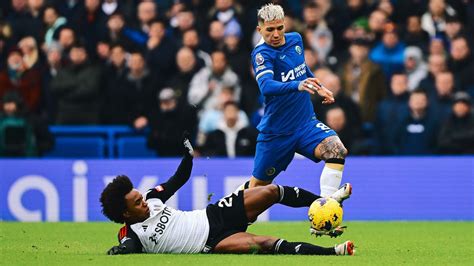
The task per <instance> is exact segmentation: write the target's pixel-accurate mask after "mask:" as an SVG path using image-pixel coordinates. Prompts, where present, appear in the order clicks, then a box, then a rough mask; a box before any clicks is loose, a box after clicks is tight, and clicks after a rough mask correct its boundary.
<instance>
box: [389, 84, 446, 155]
mask: <svg viewBox="0 0 474 266" xmlns="http://www.w3.org/2000/svg"><path fill="white" fill-rule="evenodd" d="M428 104H429V101H428V96H427V95H426V92H424V91H423V90H414V91H412V92H411V94H410V98H409V101H408V108H409V113H408V114H407V115H406V116H405V117H403V118H402V120H401V122H400V123H398V125H397V127H396V129H395V140H394V147H395V148H396V154H399V155H422V154H434V152H435V151H436V147H437V137H438V136H437V133H438V127H439V124H438V117H437V116H436V114H435V113H432V112H430V110H429V108H428Z"/></svg>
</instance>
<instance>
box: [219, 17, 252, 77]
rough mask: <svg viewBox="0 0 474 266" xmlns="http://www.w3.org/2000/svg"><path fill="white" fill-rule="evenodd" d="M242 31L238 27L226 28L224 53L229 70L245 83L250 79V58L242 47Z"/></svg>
mask: <svg viewBox="0 0 474 266" xmlns="http://www.w3.org/2000/svg"><path fill="white" fill-rule="evenodd" d="M241 38H242V31H241V29H240V27H231V26H227V28H226V30H225V32H224V52H225V54H226V58H227V60H228V61H229V66H230V68H231V69H232V70H233V71H234V72H235V73H236V74H237V76H238V77H239V79H240V81H241V82H247V80H248V79H251V77H250V71H249V66H250V57H249V56H248V53H247V51H245V50H244V48H243V47H242V44H241V43H240V42H241Z"/></svg>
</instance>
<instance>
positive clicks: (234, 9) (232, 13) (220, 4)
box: [208, 0, 242, 30]
mask: <svg viewBox="0 0 474 266" xmlns="http://www.w3.org/2000/svg"><path fill="white" fill-rule="evenodd" d="M235 2H236V1H234V0H216V1H215V2H214V6H213V7H212V8H211V9H210V10H209V13H208V18H209V21H214V20H218V21H220V22H222V24H223V25H224V28H225V30H227V28H228V27H235V25H232V24H234V23H236V24H237V26H238V27H239V28H240V21H241V18H240V16H241V12H242V10H241V9H240V6H238V5H236V4H235Z"/></svg>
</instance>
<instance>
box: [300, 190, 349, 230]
mask: <svg viewBox="0 0 474 266" xmlns="http://www.w3.org/2000/svg"><path fill="white" fill-rule="evenodd" d="M342 216H343V210H342V207H341V204H340V203H339V202H337V201H336V200H335V199H333V198H329V197H326V198H319V199H317V200H315V201H314V202H313V203H312V204H311V206H310V207H309V210H308V218H309V221H310V223H311V228H312V229H314V230H316V231H321V232H329V231H331V230H333V229H335V228H336V227H338V226H339V225H341V223H342Z"/></svg>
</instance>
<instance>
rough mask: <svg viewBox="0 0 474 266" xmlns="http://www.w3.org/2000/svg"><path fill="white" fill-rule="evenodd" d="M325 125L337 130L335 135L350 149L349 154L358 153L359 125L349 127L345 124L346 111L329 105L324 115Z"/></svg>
mask: <svg viewBox="0 0 474 266" xmlns="http://www.w3.org/2000/svg"><path fill="white" fill-rule="evenodd" d="M324 120H325V121H326V122H325V123H326V125H327V126H328V127H330V128H331V129H333V130H334V131H336V132H337V135H338V136H339V138H340V139H341V141H344V146H345V147H346V148H347V149H348V150H349V151H351V154H360V153H361V150H360V148H361V147H359V146H360V142H361V141H360V138H361V131H360V127H357V128H356V127H350V126H349V125H348V124H347V118H346V113H345V112H344V110H343V109H342V108H341V107H339V106H337V105H333V106H332V107H330V108H329V109H328V110H327V112H326V114H325V117H324Z"/></svg>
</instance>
